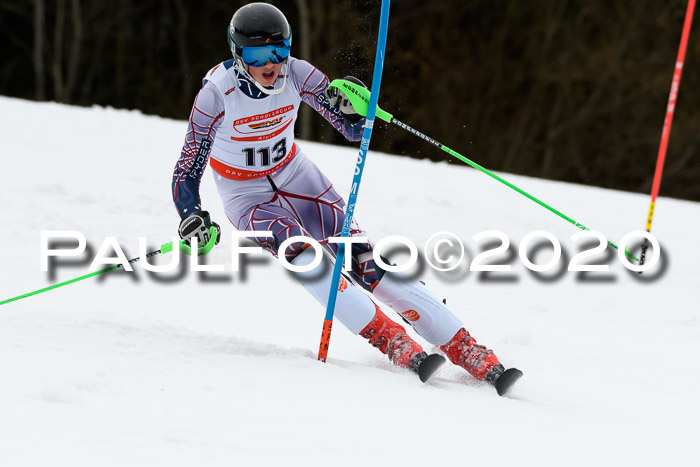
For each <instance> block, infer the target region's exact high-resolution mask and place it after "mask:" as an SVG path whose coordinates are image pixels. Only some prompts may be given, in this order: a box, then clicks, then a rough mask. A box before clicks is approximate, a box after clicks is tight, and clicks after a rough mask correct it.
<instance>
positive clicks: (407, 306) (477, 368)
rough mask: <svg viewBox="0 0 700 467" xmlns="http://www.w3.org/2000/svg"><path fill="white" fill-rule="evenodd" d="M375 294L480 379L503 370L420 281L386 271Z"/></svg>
mask: <svg viewBox="0 0 700 467" xmlns="http://www.w3.org/2000/svg"><path fill="white" fill-rule="evenodd" d="M374 296H375V297H377V299H378V300H379V301H381V302H383V303H386V304H387V305H389V306H390V307H391V308H393V309H394V311H396V312H397V313H399V314H400V315H401V316H403V317H404V319H406V320H407V321H408V322H410V323H411V325H412V326H413V328H414V329H415V330H416V332H418V334H420V335H421V337H423V338H424V339H425V340H427V341H428V342H430V343H431V344H433V345H436V346H439V347H440V349H442V351H443V352H445V354H446V355H447V357H448V358H449V359H450V361H452V363H454V364H455V365H459V366H461V367H462V368H464V369H466V370H467V371H468V372H469V373H470V374H471V375H473V376H474V377H475V378H477V379H479V380H488V381H489V382H495V380H496V379H497V378H498V376H500V374H501V373H502V372H503V367H502V366H501V365H500V364H499V362H498V357H496V355H495V354H494V353H493V351H492V350H490V349H487V348H486V347H484V346H483V345H480V344H477V342H476V339H474V338H473V337H472V336H471V335H470V334H469V332H467V330H466V329H465V328H464V327H463V325H462V323H461V321H460V320H459V319H458V318H457V317H456V316H455V315H454V314H453V313H452V312H451V311H450V310H449V309H448V308H447V307H446V306H445V304H443V303H442V302H441V301H440V300H438V299H437V298H436V297H435V296H434V295H433V294H431V293H430V292H429V291H428V290H427V288H426V287H425V286H423V285H422V284H421V283H420V282H417V281H415V280H412V279H410V278H407V277H405V276H404V275H402V274H397V273H391V272H385V273H384V274H383V276H382V278H381V280H379V282H378V283H377V284H376V285H375V287H374Z"/></svg>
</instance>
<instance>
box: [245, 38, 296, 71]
mask: <svg viewBox="0 0 700 467" xmlns="http://www.w3.org/2000/svg"><path fill="white" fill-rule="evenodd" d="M291 46H292V41H290V40H289V39H287V40H285V41H282V42H280V43H278V44H270V45H261V46H257V47H243V50H242V51H241V58H242V59H243V62H244V63H245V64H246V65H251V66H263V65H264V64H266V63H267V62H272V63H282V62H284V61H285V60H286V59H287V57H289V49H290V48H291Z"/></svg>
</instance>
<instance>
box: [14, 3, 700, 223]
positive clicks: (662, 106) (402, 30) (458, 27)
mask: <svg viewBox="0 0 700 467" xmlns="http://www.w3.org/2000/svg"><path fill="white" fill-rule="evenodd" d="M245 3H247V2H237V1H228V2H223V1H206V0H200V1H188V0H144V1H135V0H24V1H18V0H0V94H3V95H6V96H14V97H20V98H26V99H34V100H39V101H45V100H50V101H56V102H62V103H67V104H74V105H85V106H87V105H94V104H96V105H102V106H112V107H116V108H127V109H138V110H140V111H142V112H144V113H146V114H155V115H160V116H164V117H169V118H174V119H180V120H184V119H186V118H187V117H188V116H189V113H190V109H191V106H192V102H193V99H194V96H195V95H196V93H197V91H198V89H199V88H200V86H201V79H202V77H203V76H204V75H205V73H206V72H207V71H208V70H209V69H210V68H211V67H212V66H214V65H216V64H217V63H219V62H221V61H223V60H226V59H228V58H231V54H230V50H229V48H228V43H227V40H226V28H227V26H228V23H229V21H230V19H231V16H232V15H233V13H234V12H235V11H236V9H237V8H238V7H240V6H242V5H244V4H245ZM270 3H273V4H275V5H276V6H278V7H279V8H280V9H281V10H282V11H283V12H284V13H285V15H286V16H287V18H288V19H289V21H290V23H291V26H292V30H293V44H292V55H293V56H295V57H297V58H302V59H305V60H308V61H310V62H311V63H313V64H314V65H315V66H317V67H318V68H319V69H320V70H322V71H323V72H324V73H326V74H327V75H328V76H329V78H331V79H333V78H342V77H344V76H346V75H354V76H357V77H358V78H360V79H362V80H364V81H365V83H366V84H367V85H368V86H370V84H371V70H372V66H373V63H374V53H375V47H376V35H377V28H378V23H379V7H380V0H343V1H328V0H288V1H273V2H270ZM686 5H687V3H686V1H685V0H669V1H658V0H656V1H651V0H649V1H646V0H615V1H612V2H610V1H602V0H587V1H583V0H569V1H565V0H529V1H520V0H517V1H516V0H510V1H505V0H431V1H425V0H403V1H394V2H392V5H391V16H390V22H389V38H388V43H387V53H386V61H385V65H384V77H383V80H382V89H381V96H380V105H381V107H382V108H383V109H385V110H387V111H389V112H391V113H393V114H394V115H395V116H396V117H397V118H398V119H399V120H401V121H403V122H405V123H408V124H409V125H411V126H413V127H414V128H416V129H419V130H420V131H422V132H424V133H426V134H428V135H430V136H431V137H433V138H435V139H436V140H438V141H440V142H442V143H443V144H445V145H447V146H449V147H451V148H453V149H455V150H456V151H458V152H460V153H462V154H464V155H465V156H467V157H469V158H471V159H473V160H474V161H476V162H478V163H479V164H481V165H483V166H485V167H488V168H490V169H492V170H500V171H506V172H512V173H518V174H523V175H530V176H534V177H541V178H547V179H555V180H562V181H568V182H575V183H582V184H586V185H596V186H602V187H607V188H615V189H622V190H628V191H635V192H643V193H649V191H650V189H651V180H652V177H653V173H654V166H655V163H656V156H657V152H658V146H659V141H660V137H661V128H662V125H663V121H664V116H665V112H666V105H667V101H668V97H669V89H670V85H671V78H672V75H673V71H674V66H675V61H676V55H677V51H678V44H679V41H680V35H681V29H682V26H683V19H684V15H685V9H686ZM697 28H698V26H697V25H695V30H694V31H691V34H690V42H689V44H688V52H687V56H686V61H685V67H684V71H683V78H682V82H681V86H680V93H679V98H678V104H677V106H676V112H675V119H674V122H673V131H672V133H671V139H670V144H669V148H668V156H667V161H666V169H665V173H664V180H663V183H662V186H661V195H663V196H671V197H677V198H684V199H690V200H695V201H700V183H698V182H697V180H698V178H699V177H700V158H699V157H698V150H699V148H700V114H698V113H697V112H695V110H694V109H695V105H696V103H697V102H699V101H700V30H698V29H697ZM309 110H310V109H308V110H304V111H302V113H301V115H300V121H299V123H298V124H297V134H298V136H299V137H301V138H303V139H309V140H314V141H320V142H334V143H338V144H346V143H345V142H344V140H343V139H342V137H341V136H340V135H338V134H336V133H335V131H334V130H333V129H332V128H331V127H330V126H329V125H328V124H326V122H325V120H323V119H322V118H320V117H318V116H317V115H315V114H314V113H313V112H312V111H309ZM18 123H19V124H22V122H18ZM23 124H31V122H24V123H23ZM184 131H185V129H184V128H183V139H184ZM125 137H128V135H125ZM371 149H372V150H381V151H385V152H389V153H395V154H402V155H405V156H410V157H417V158H429V159H433V160H449V156H447V155H446V154H445V153H443V152H442V151H439V150H437V149H436V148H434V147H432V146H430V145H428V144H427V143H424V142H422V141H421V140H419V139H417V138H416V137H415V136H413V135H411V134H409V133H407V132H405V131H403V130H401V129H399V128H397V127H395V126H390V125H385V124H381V125H378V126H377V127H376V129H375V133H374V135H373V138H372V147H371ZM177 157H178V155H177V154H174V155H173V164H174V163H175V160H176V159H177ZM450 163H458V164H462V163H461V162H457V161H450ZM397 176H399V175H397ZM640 222H642V221H640Z"/></svg>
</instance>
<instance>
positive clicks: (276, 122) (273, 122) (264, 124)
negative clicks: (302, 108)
mask: <svg viewBox="0 0 700 467" xmlns="http://www.w3.org/2000/svg"><path fill="white" fill-rule="evenodd" d="M282 120H284V117H280V118H276V119H274V120H269V121H267V122H262V123H256V124H255V125H248V126H249V127H250V128H252V129H253V130H259V129H260V128H270V127H273V126H275V125H279V124H280V123H282Z"/></svg>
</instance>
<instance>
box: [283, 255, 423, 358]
mask: <svg viewBox="0 0 700 467" xmlns="http://www.w3.org/2000/svg"><path fill="white" fill-rule="evenodd" d="M315 256H316V252H315V250H314V249H313V248H306V249H305V250H304V251H303V252H302V253H301V254H299V255H298V256H297V257H296V258H294V259H293V260H292V261H291V263H292V264H293V265H295V266H305V265H308V264H311V262H312V261H313V260H314V258H315ZM332 270H333V265H332V264H331V261H330V259H328V258H327V257H326V256H325V254H324V257H323V261H322V263H321V265H320V266H319V267H317V268H315V269H313V270H311V271H308V272H294V273H293V274H294V276H295V277H296V278H297V279H298V280H299V282H301V284H302V285H303V286H304V288H305V289H306V290H307V291H308V292H309V293H310V294H311V295H312V296H313V297H314V298H315V299H316V300H318V302H319V303H320V304H321V305H323V306H325V305H326V304H327V303H328V294H329V292H330V287H331V279H332ZM335 316H336V317H337V318H338V320H339V321H340V322H341V323H343V324H344V325H345V326H346V327H347V328H348V329H349V330H350V331H351V332H353V333H355V334H359V335H361V336H362V337H364V338H365V339H367V340H369V343H370V344H372V345H373V346H374V347H376V348H378V349H379V350H380V351H381V352H382V353H383V354H386V355H387V356H388V357H389V360H391V361H392V362H393V363H394V364H396V365H397V366H400V367H404V368H410V369H411V370H413V371H414V372H417V371H418V365H419V364H420V362H421V361H422V360H423V358H425V357H426V356H427V354H425V353H424V352H423V348H422V347H421V346H420V345H419V344H418V343H417V342H415V341H414V340H413V339H411V337H410V336H409V335H408V334H406V330H405V329H404V328H403V326H401V325H399V324H397V323H395V322H393V321H391V320H390V319H389V318H387V317H386V315H385V314H384V313H382V311H381V310H380V309H379V307H378V306H377V305H375V303H374V302H373V301H372V299H371V298H369V297H368V296H367V295H366V294H364V293H363V292H362V291H361V290H360V289H358V288H357V287H354V286H353V284H352V283H350V282H348V281H347V280H346V279H345V278H344V277H342V276H341V278H340V283H339V285H338V295H337V298H336V303H335Z"/></svg>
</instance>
